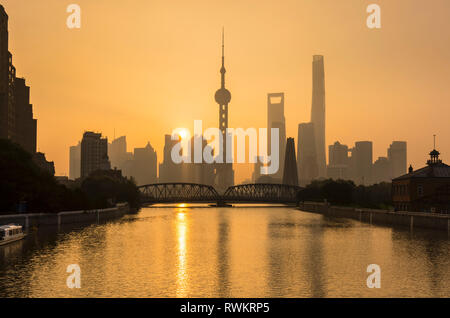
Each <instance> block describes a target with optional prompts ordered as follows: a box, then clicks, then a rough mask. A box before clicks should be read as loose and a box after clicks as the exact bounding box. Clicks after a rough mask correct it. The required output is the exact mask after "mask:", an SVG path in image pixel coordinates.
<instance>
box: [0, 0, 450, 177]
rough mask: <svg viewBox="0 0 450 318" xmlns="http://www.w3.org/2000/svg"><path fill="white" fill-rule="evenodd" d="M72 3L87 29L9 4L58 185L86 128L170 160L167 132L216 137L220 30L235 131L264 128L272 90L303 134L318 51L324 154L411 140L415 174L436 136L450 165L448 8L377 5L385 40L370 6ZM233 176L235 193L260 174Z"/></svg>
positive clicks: (13, 41) (54, 6)
mask: <svg viewBox="0 0 450 318" xmlns="http://www.w3.org/2000/svg"><path fill="white" fill-rule="evenodd" d="M77 3H78V4H79V5H80V6H81V8H82V27H81V29H77V30H70V29H68V28H67V27H66V23H65V22H66V18H67V16H68V14H67V13H66V12H65V9H66V6H67V3H65V2H62V1H56V0H43V1H39V2H29V1H25V0H14V1H3V2H2V4H3V6H4V7H5V9H6V10H7V11H8V14H9V16H10V20H9V31H10V50H11V52H12V53H13V55H14V64H15V66H16V67H17V69H18V76H24V77H26V79H27V84H28V85H29V86H30V87H31V103H32V104H33V109H34V114H35V115H34V116H35V118H37V119H38V137H37V140H38V149H39V150H40V151H42V152H45V153H46V156H47V159H48V160H51V161H54V162H55V167H56V174H57V175H68V172H69V171H68V164H69V146H71V145H75V144H77V143H78V141H79V140H81V138H82V133H83V132H84V131H88V130H92V131H98V132H102V133H103V135H104V136H107V137H108V139H109V141H111V140H112V139H113V137H114V135H115V136H116V137H118V136H121V135H126V136H127V141H128V150H129V151H132V149H133V148H135V147H144V146H145V145H146V144H147V141H150V143H151V144H152V146H153V147H154V148H155V149H156V151H157V153H158V161H159V162H161V161H162V153H163V151H162V150H163V146H164V134H170V133H171V131H172V129H174V128H176V127H186V128H188V129H191V130H192V129H193V122H194V120H195V119H201V120H203V123H204V128H207V127H217V124H218V123H217V107H218V106H217V104H216V103H215V101H214V92H215V91H216V90H217V88H218V87H219V86H220V77H219V73H218V71H219V67H220V54H221V52H220V40H221V30H222V27H223V26H225V30H226V64H227V65H226V67H227V88H228V89H229V90H230V91H231V92H232V96H233V98H232V100H231V103H230V105H229V127H242V128H248V127H266V125H267V93H271V92H284V93H285V116H286V130H287V134H286V135H287V137H295V138H296V137H297V125H298V123H301V122H308V121H309V120H310V113H311V91H312V81H311V77H312V70H311V58H312V56H313V55H315V54H320V55H323V56H324V57H325V90H326V112H327V115H326V118H327V128H326V145H327V146H328V145H330V144H333V143H334V142H335V141H340V142H341V143H343V144H347V145H349V146H352V145H353V144H354V142H355V141H358V140H371V141H373V146H374V155H373V157H374V160H375V159H376V158H378V157H379V156H386V149H387V148H388V146H389V144H390V143H391V142H392V141H393V140H405V141H407V142H408V160H407V161H408V164H412V165H413V166H414V167H417V168H418V167H421V166H423V165H424V164H425V160H426V159H427V158H426V154H427V153H428V152H429V151H430V150H431V149H432V147H433V138H432V136H433V134H436V135H437V148H438V149H439V151H440V152H441V153H442V157H443V158H444V159H446V158H448V155H447V154H449V153H450V145H449V143H448V140H447V136H449V135H450V127H449V126H448V117H449V115H450V114H449V112H450V111H449V110H448V106H447V101H448V100H449V98H450V92H449V90H448V88H447V83H448V79H449V78H450V67H449V65H448V63H447V61H448V59H449V57H450V45H449V44H448V43H447V42H446V41H443V40H442V39H446V38H448V32H449V30H450V25H449V24H450V22H449V21H448V19H447V12H448V10H449V9H450V4H449V3H448V2H447V1H445V0H442V1H434V2H433V6H430V5H429V4H427V3H425V2H423V1H396V2H395V3H394V2H391V1H377V3H379V4H380V6H381V7H382V27H381V29H377V30H370V29H368V28H367V26H366V23H365V21H366V18H367V14H366V13H365V8H366V7H367V5H368V3H369V2H364V1H360V2H357V3H355V2H352V1H339V2H337V1H331V0H330V1H325V0H324V1H283V2H282V3H277V4H276V5H274V4H275V2H274V1H258V2H254V1H231V2H227V3H226V5H225V4H220V3H218V2H210V1H190V2H185V1H172V2H170V3H168V2H166V1H151V2H150V1H137V0H136V1H133V5H132V6H125V5H123V3H120V2H116V1H100V0H99V1H95V2H93V1H85V0H79V1H78V2H77ZM44 8H45V9H44ZM37 10H39V14H35V13H36V12H37ZM419 13H420V14H419ZM30 51H32V52H33V54H30ZM447 161H448V159H447ZM235 170H236V172H235V182H236V183H239V182H240V181H242V180H244V179H247V178H249V177H250V175H251V172H252V171H253V167H250V166H249V167H240V168H239V167H238V168H235Z"/></svg>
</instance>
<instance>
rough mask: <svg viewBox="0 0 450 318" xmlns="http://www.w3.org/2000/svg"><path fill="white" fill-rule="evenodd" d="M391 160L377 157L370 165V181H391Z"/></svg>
mask: <svg viewBox="0 0 450 318" xmlns="http://www.w3.org/2000/svg"><path fill="white" fill-rule="evenodd" d="M391 179H392V178H391V162H390V161H389V160H388V158H386V157H378V159H377V160H376V161H375V162H374V163H373V166H372V183H380V182H390V181H391Z"/></svg>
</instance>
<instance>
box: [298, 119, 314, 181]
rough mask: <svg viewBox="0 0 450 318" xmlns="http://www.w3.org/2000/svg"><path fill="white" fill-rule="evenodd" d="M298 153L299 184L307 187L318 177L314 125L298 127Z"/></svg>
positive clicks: (307, 124)
mask: <svg viewBox="0 0 450 318" xmlns="http://www.w3.org/2000/svg"><path fill="white" fill-rule="evenodd" d="M297 151H298V155H297V168H298V169H297V170H298V176H299V184H300V185H301V186H305V185H308V184H309V183H310V182H311V181H312V180H314V179H316V178H317V177H318V167H317V157H316V143H315V137H314V124H312V123H302V124H299V125H298V141H297Z"/></svg>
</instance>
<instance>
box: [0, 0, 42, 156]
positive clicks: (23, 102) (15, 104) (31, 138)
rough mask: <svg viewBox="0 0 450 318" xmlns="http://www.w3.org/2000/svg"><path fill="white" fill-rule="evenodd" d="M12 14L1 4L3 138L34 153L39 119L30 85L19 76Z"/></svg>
mask: <svg viewBox="0 0 450 318" xmlns="http://www.w3.org/2000/svg"><path fill="white" fill-rule="evenodd" d="M8 37H9V34H8V15H7V14H6V12H5V9H4V8H3V6H1V5H0V138H4V139H10V140H12V141H14V142H16V143H18V144H19V145H21V146H22V147H23V148H24V149H25V150H26V151H28V152H29V153H31V154H34V153H35V152H36V119H33V106H32V105H31V104H30V88H29V87H28V86H27V85H26V84H25V79H23V78H17V77H16V68H15V67H14V65H13V63H12V54H11V53H10V52H9V48H8V45H9V44H8V42H9V39H8Z"/></svg>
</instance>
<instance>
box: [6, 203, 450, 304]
mask: <svg viewBox="0 0 450 318" xmlns="http://www.w3.org/2000/svg"><path fill="white" fill-rule="evenodd" d="M449 242H450V241H449V237H448V235H447V233H437V232H433V231H415V232H413V233H411V232H410V231H409V230H403V229H392V228H389V227H378V226H371V225H369V224H364V223H360V222H357V221H353V220H347V219H337V218H328V217H324V216H322V215H320V214H313V213H308V212H302V211H299V210H296V209H294V208H288V207H274V206H270V207H269V206H266V207H260V206H259V207H255V206H237V207H232V208H209V207H206V206H195V207H194V206H187V205H178V206H175V205H174V206H159V207H151V208H144V209H142V210H141V211H140V212H139V213H138V214H135V215H127V216H125V217H124V218H122V219H120V220H116V221H112V222H108V223H104V224H95V225H88V226H84V227H81V226H78V228H67V229H60V230H59V231H58V230H57V229H56V228H42V227H41V228H39V229H34V230H32V231H31V233H30V234H29V236H28V237H27V238H26V239H25V240H22V241H19V242H15V243H12V244H9V245H7V246H0V296H1V297H450V284H449V282H450V244H449ZM70 264H77V265H79V267H80V269H81V276H80V281H81V288H79V289H77V288H73V289H70V288H68V287H67V284H66V280H67V277H68V276H69V275H70V273H67V272H66V270H67V266H68V265H70ZM370 264H377V265H379V266H380V269H381V275H380V282H381V288H368V287H367V283H366V281H367V278H368V276H369V275H370V273H368V272H367V267H368V265H370Z"/></svg>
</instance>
